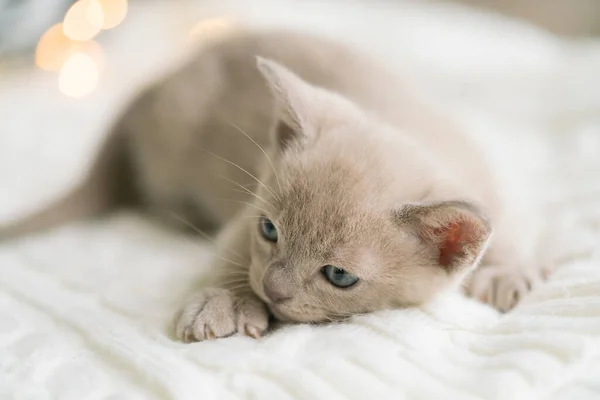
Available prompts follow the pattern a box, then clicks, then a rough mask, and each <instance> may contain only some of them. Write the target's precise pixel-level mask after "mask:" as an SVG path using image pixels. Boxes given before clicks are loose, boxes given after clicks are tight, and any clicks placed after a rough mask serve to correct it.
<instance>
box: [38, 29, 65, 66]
mask: <svg viewBox="0 0 600 400" xmlns="http://www.w3.org/2000/svg"><path fill="white" fill-rule="evenodd" d="M72 46H73V41H72V40H71V39H69V38H68V37H66V36H65V34H64V33H63V27H62V24H56V25H54V26H53V27H51V28H50V29H48V30H47V31H46V32H45V33H44V34H43V35H42V38H41V39H40V41H39V42H38V44H37V47H36V49H35V65H37V66H38V67H39V68H41V69H44V70H46V71H58V70H59V69H60V67H62V65H63V64H64V63H65V61H66V60H67V58H68V57H69V55H70V54H71V52H70V49H71V48H72Z"/></svg>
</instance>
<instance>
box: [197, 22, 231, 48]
mask: <svg viewBox="0 0 600 400" xmlns="http://www.w3.org/2000/svg"><path fill="white" fill-rule="evenodd" d="M235 28H236V25H235V23H234V21H233V20H231V19H228V18H210V19H204V20H202V21H200V22H198V23H197V24H196V25H194V26H193V27H192V29H191V30H190V33H189V38H190V40H191V41H192V42H211V41H214V40H219V39H222V38H224V37H227V36H228V35H229V34H231V33H232V32H233V31H235Z"/></svg>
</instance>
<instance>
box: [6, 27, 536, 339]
mask: <svg viewBox="0 0 600 400" xmlns="http://www.w3.org/2000/svg"><path fill="white" fill-rule="evenodd" d="M257 56H258V58H257ZM261 57H264V58H261ZM257 60H258V61H257ZM257 66H258V68H257ZM292 71H293V72H292ZM483 154H484V153H482V152H481V151H480V149H479V148H478V147H477V145H476V143H475V141H473V140H472V139H471V138H469V137H468V136H467V135H466V134H465V133H463V132H461V131H460V130H459V129H457V128H456V126H454V124H453V122H452V121H450V120H449V119H447V118H446V117H444V116H442V115H441V114H438V113H437V112H436V111H435V110H433V109H432V108H431V107H428V106H427V105H426V104H425V103H424V102H422V101H420V100H419V99H418V98H417V97H416V96H415V94H414V93H412V92H411V90H410V89H409V88H407V87H406V86H405V85H404V84H403V83H402V82H401V81H400V80H399V78H398V77H397V76H396V75H395V74H394V73H392V72H391V71H389V70H387V69H386V68H385V67H384V66H382V65H381V64H380V63H377V62H375V61H371V60H370V59H369V57H367V56H366V55H365V54H362V53H360V52H357V51H355V50H352V49H349V48H346V47H344V46H342V45H341V44H338V43H334V42H330V41H328V40H325V39H319V38H315V37H310V36H307V35H299V34H294V33H290V32H272V33H246V34H241V35H237V36H235V37H231V38H228V39H226V40H224V41H223V42H220V43H216V44H214V45H213V46H212V47H210V48H208V49H204V50H203V51H202V52H201V53H200V54H199V55H198V56H197V57H196V58H194V59H193V60H192V61H191V62H190V63H188V64H187V65H185V66H184V67H182V68H181V69H180V70H178V71H176V72H175V73H173V74H171V75H169V76H168V77H166V78H165V79H164V80H163V81H161V82H159V83H157V84H155V85H153V86H152V87H150V88H149V89H147V90H146V91H145V92H143V93H142V95H141V96H139V97H138V98H137V99H136V100H135V101H134V102H133V103H132V105H131V107H130V108H129V109H128V110H126V112H125V113H124V114H123V116H122V118H121V119H120V120H119V121H118V123H117V125H116V127H115V129H114V132H113V134H112V135H110V137H109V140H108V142H107V145H106V146H105V147H104V149H103V151H102V152H101V155H100V157H99V160H98V162H97V163H96V164H95V166H94V168H93V169H92V172H91V175H90V179H88V181H86V182H85V183H84V184H83V185H82V186H81V187H80V188H79V189H78V190H76V191H75V192H74V193H73V194H72V195H70V196H69V197H67V198H66V199H65V200H63V201H61V202H59V203H58V204H56V205H55V206H53V207H51V208H50V209H48V210H46V211H43V212H41V213H39V214H38V215H34V216H32V217H31V218H28V219H27V220H25V221H22V222H21V223H19V224H16V225H15V226H12V227H8V228H5V229H3V230H1V231H0V237H5V238H6V237H11V236H15V235H19V234H24V233H27V232H30V231H33V230H37V229H41V228H45V227H51V226H53V225H56V224H57V223H59V222H64V221H68V220H70V219H72V218H74V217H79V216H84V215H90V214H97V213H98V212H100V211H102V210H105V209H107V208H108V207H110V206H112V205H116V204H125V203H126V202H129V203H131V204H134V205H141V206H143V207H145V208H146V209H147V210H148V211H150V212H151V213H152V214H153V215H158V216H160V217H162V218H163V219H164V220H166V221H183V222H184V223H188V222H190V223H192V224H194V225H196V226H200V227H202V228H205V229H208V228H218V227H221V226H223V229H222V231H221V232H220V234H219V236H218V238H217V251H218V253H219V256H218V257H217V258H216V259H215V265H214V266H213V268H212V270H213V271H214V272H215V280H214V283H213V287H211V288H204V289H200V290H199V291H198V293H197V294H196V295H195V296H193V298H192V299H190V300H189V302H188V303H187V305H186V306H185V307H184V309H183V310H182V312H181V314H180V315H179V317H178V322H177V327H176V331H177V336H178V337H179V338H180V339H183V340H186V341H193V340H204V339H210V338H216V337H226V336H229V335H233V334H235V333H237V332H239V333H245V334H248V335H250V336H253V337H258V336H260V335H262V334H263V333H264V332H265V330H266V329H267V327H268V320H269V314H273V315H274V316H275V317H277V318H278V319H280V320H284V321H306V322H309V321H310V322H317V321H331V320H338V319H343V318H345V317H348V316H350V315H354V314H357V313H365V312H371V311H376V310H381V309H388V308H398V307H406V306H415V305H419V304H422V303H424V302H427V301H428V300H430V299H431V298H432V297H433V296H435V295H436V294H437V293H439V292H440V291H441V290H445V289H452V288H456V287H458V285H459V284H460V283H461V282H463V281H464V279H465V277H466V276H467V275H469V273H471V272H472V271H473V270H474V269H475V268H476V267H477V265H478V264H480V261H481V264H482V265H481V267H479V269H478V270H476V271H475V273H474V274H473V275H472V276H471V277H469V279H470V284H469V291H470V294H471V295H473V296H475V297H477V298H479V299H481V300H483V301H486V302H488V303H490V304H492V305H494V306H495V307H497V308H499V309H501V310H508V309H510V308H511V307H513V306H514V305H515V304H516V303H517V302H518V301H519V299H520V298H521V297H522V296H524V295H525V294H526V293H527V292H528V291H529V290H530V289H531V285H532V284H533V283H535V282H537V281H538V280H539V279H540V275H541V273H540V268H537V267H536V266H535V264H532V260H531V257H530V255H529V252H530V247H531V246H530V245H531V243H533V241H534V240H535V238H536V235H537V232H535V231H534V230H533V229H529V228H530V227H529V226H528V224H527V223H526V221H527V219H526V218H527V215H529V214H528V213H529V210H523V209H520V210H517V209H515V208H513V205H511V204H509V203H507V201H506V200H505V199H504V198H503V196H502V194H503V191H505V190H506V189H505V188H504V187H503V186H502V183H501V181H500V180H499V179H497V178H496V177H495V176H494V171H492V170H491V168H490V166H489V165H488V164H487V162H486V159H485V156H484V155H483ZM125 189H127V190H125ZM521 212H522V213H523V214H520V213H521ZM523 215H524V217H522V216H523ZM492 228H493V229H494V232H495V233H494V235H493V238H492ZM488 247H489V249H488ZM486 249H487V251H486Z"/></svg>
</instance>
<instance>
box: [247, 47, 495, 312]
mask: <svg viewBox="0 0 600 400" xmlns="http://www.w3.org/2000/svg"><path fill="white" fill-rule="evenodd" d="M258 65H259V69H260V70H261V72H262V73H263V75H264V76H265V78H266V80H267V82H268V84H269V86H270V88H271V89H272V93H273V95H274V97H275V99H276V104H277V109H278V110H277V113H276V115H277V116H278V118H277V122H276V124H275V126H274V128H273V139H274V140H273V145H274V150H273V154H272V157H271V160H269V162H268V163H265V165H266V166H267V167H266V168H265V171H264V174H263V175H262V176H261V177H260V178H261V181H262V182H263V183H264V186H263V185H261V186H260V187H259V189H258V192H257V194H258V196H257V197H256V199H255V203H254V205H255V209H256V212H257V215H256V217H257V218H256V219H254V218H251V219H249V220H248V221H250V222H249V223H250V224H251V226H250V231H251V236H252V242H251V257H252V262H251V267H250V282H251V285H252V288H253V290H254V291H255V292H256V293H257V295H258V296H260V297H261V298H262V299H263V300H264V301H265V302H267V304H268V305H269V307H270V309H271V311H272V312H273V314H274V315H275V316H276V317H277V318H279V319H281V320H289V321H314V322H316V321H327V320H335V319H340V318H344V317H347V316H350V315H353V314H357V313H364V312H370V311H376V310H381V309H385V308H393V307H403V306H411V305H418V304H421V303H423V302H425V301H427V300H429V299H430V298H431V297H432V296H434V295H435V294H436V293H437V292H439V291H440V290H442V289H444V288H447V287H448V286H450V285H452V284H455V283H457V282H458V281H459V280H460V279H461V278H462V277H463V276H464V275H465V274H466V273H467V272H468V271H469V270H470V269H472V268H473V267H474V265H476V263H477V261H478V259H479V257H480V256H481V254H482V252H483V250H484V248H485V245H486V243H487V240H488V238H489V236H490V233H491V229H490V226H489V224H488V223H487V221H486V219H485V218H484V217H483V216H482V215H481V213H480V212H479V211H478V210H477V209H476V208H475V207H474V206H473V205H471V204H470V203H467V202H463V201H460V199H458V200H457V199H445V200H447V201H441V200H442V199H440V201H432V200H431V199H436V194H439V196H437V197H440V196H443V195H441V194H440V193H444V191H447V188H446V187H445V185H446V184H447V183H446V181H445V180H444V179H442V178H441V175H440V174H439V173H438V172H439V171H438V169H439V168H438V167H436V164H435V160H431V159H428V155H427V154H426V153H423V151H422V150H420V148H419V147H418V146H416V145H415V144H414V143H412V142H410V141H409V140H408V139H407V138H406V135H401V134H399V133H398V132H394V131H393V130H392V129H391V128H389V127H388V126H386V125H385V124H383V123H381V122H379V121H378V120H377V118H375V117H374V116H372V115H369V114H368V113H367V112H365V111H362V110H360V109H359V108H358V107H357V106H356V105H354V104H353V103H352V102H351V101H350V100H348V99H345V98H343V97H341V96H339V95H337V94H335V93H332V92H330V91H327V90H325V89H322V88H317V87H314V86H312V85H310V84H308V83H306V82H304V81H303V80H301V79H300V78H299V77H298V76H296V75H294V74H293V73H292V72H290V71H289V70H287V69H285V68H284V67H282V66H280V65H278V64H276V63H274V62H272V61H267V60H263V59H259V62H258ZM271 167H273V168H271ZM259 210H260V211H259Z"/></svg>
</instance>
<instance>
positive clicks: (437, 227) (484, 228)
mask: <svg viewBox="0 0 600 400" xmlns="http://www.w3.org/2000/svg"><path fill="white" fill-rule="evenodd" d="M394 218H395V220H396V222H397V223H399V224H401V225H404V226H409V227H410V228H411V230H412V231H413V232H414V233H415V234H416V235H417V236H418V237H419V238H420V240H421V244H422V245H423V246H424V249H423V250H424V252H423V254H424V255H425V254H429V255H430V257H431V260H430V261H431V262H432V263H433V264H437V265H438V266H439V267H441V268H443V269H444V270H446V271H448V272H457V271H459V270H462V269H463V268H465V267H471V266H474V265H476V263H477V262H478V260H479V259H480V258H481V256H482V255H483V253H484V252H485V249H486V247H487V244H488V240H489V238H490V236H491V234H492V227H491V226H490V223H489V221H488V220H487V218H486V217H485V216H484V215H483V214H482V213H481V211H480V210H479V209H478V208H477V207H475V206H474V205H472V204H470V203H467V202H462V201H443V202H439V203H425V204H406V205H404V206H403V207H401V208H400V209H399V210H397V211H396V212H394Z"/></svg>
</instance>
